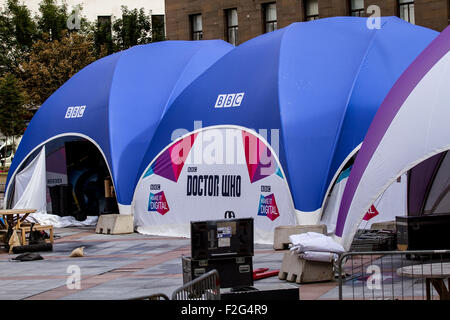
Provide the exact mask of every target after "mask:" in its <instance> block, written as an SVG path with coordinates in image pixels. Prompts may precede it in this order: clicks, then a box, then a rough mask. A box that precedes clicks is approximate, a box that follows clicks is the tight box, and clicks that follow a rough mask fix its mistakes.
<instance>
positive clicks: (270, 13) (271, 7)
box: [263, 2, 277, 32]
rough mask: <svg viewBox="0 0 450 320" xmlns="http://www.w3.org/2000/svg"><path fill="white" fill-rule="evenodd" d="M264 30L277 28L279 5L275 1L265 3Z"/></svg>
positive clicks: (269, 30) (268, 30)
mask: <svg viewBox="0 0 450 320" xmlns="http://www.w3.org/2000/svg"><path fill="white" fill-rule="evenodd" d="M263 14H264V32H271V31H274V30H277V5H276V3H275V2H272V3H264V4H263Z"/></svg>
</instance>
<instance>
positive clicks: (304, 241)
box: [289, 232, 345, 253]
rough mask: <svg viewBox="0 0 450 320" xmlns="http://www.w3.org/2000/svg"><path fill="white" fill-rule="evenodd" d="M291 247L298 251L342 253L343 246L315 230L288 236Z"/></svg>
mask: <svg viewBox="0 0 450 320" xmlns="http://www.w3.org/2000/svg"><path fill="white" fill-rule="evenodd" d="M289 241H290V242H291V243H292V247H293V248H296V250H297V251H298V252H307V251H318V252H334V253H343V252H344V251H345V250H344V247H342V245H340V244H339V243H337V242H336V241H334V240H333V238H331V237H328V236H326V235H324V234H321V233H317V232H306V233H302V234H293V235H290V236H289Z"/></svg>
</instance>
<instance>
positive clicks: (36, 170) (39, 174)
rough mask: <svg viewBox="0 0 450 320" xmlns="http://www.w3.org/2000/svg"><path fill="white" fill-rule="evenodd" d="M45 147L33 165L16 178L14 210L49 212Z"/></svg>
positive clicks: (32, 162)
mask: <svg viewBox="0 0 450 320" xmlns="http://www.w3.org/2000/svg"><path fill="white" fill-rule="evenodd" d="M46 183H47V181H46V174H45V146H44V147H42V150H41V152H39V155H38V156H37V157H36V158H34V159H33V161H31V163H30V164H29V165H28V166H27V167H26V168H25V169H23V170H22V171H21V172H19V173H18V174H17V175H16V177H15V188H14V206H13V209H36V210H37V212H41V213H42V212H44V213H45V212H47V209H46V207H47V203H46Z"/></svg>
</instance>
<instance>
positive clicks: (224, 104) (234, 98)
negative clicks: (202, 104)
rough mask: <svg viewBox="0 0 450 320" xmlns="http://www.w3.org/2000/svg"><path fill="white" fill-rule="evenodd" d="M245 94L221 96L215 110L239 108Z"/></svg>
mask: <svg viewBox="0 0 450 320" xmlns="http://www.w3.org/2000/svg"><path fill="white" fill-rule="evenodd" d="M244 95H245V92H241V93H229V94H219V95H218V96H217V100H216V105H215V106H214V108H230V107H239V106H240V105H241V103H242V100H243V99H244Z"/></svg>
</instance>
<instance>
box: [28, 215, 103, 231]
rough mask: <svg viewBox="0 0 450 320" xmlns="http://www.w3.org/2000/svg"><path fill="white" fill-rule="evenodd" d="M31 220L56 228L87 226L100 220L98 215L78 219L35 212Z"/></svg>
mask: <svg viewBox="0 0 450 320" xmlns="http://www.w3.org/2000/svg"><path fill="white" fill-rule="evenodd" d="M28 220H29V221H32V222H36V223H39V224H41V225H43V226H53V227H55V228H66V227H86V226H95V225H96V224H97V221H98V217H97V216H88V217H87V218H86V220H84V221H78V220H77V219H75V218H74V217H71V216H67V217H60V216H57V215H54V214H48V213H40V212H37V213H33V214H31V215H30V216H29V217H28Z"/></svg>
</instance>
